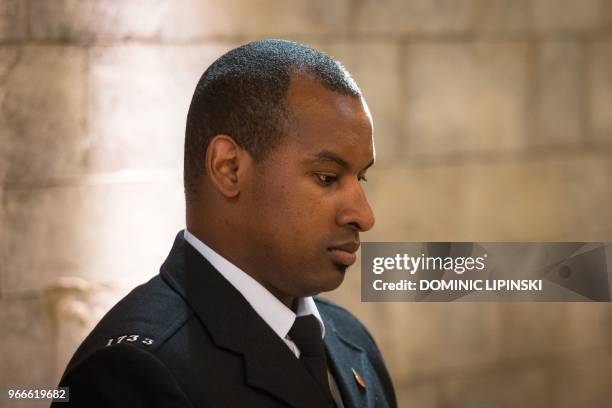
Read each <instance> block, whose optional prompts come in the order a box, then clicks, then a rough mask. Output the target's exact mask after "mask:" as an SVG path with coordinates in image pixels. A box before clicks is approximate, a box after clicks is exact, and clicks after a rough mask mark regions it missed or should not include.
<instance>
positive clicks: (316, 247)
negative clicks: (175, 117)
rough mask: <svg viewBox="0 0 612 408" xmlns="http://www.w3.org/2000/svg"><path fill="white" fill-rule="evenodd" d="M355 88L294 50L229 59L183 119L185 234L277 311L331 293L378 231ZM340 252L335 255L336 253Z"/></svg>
mask: <svg viewBox="0 0 612 408" xmlns="http://www.w3.org/2000/svg"><path fill="white" fill-rule="evenodd" d="M373 161H374V145H373V140H372V123H371V118H370V114H369V111H368V108H367V105H366V104H365V101H364V100H363V98H362V97H361V92H360V91H359V88H358V87H357V85H356V84H355V83H354V81H353V80H352V79H351V77H350V76H349V74H348V73H347V72H346V71H345V70H344V69H343V68H342V66H341V65H339V64H338V63H337V62H335V61H334V60H332V59H331V58H330V57H329V56H327V55H325V54H323V53H320V52H318V51H316V50H313V49H312V48H308V47H305V46H303V45H301V44H297V43H294V42H290V41H283V40H264V41H258V42H254V43H250V44H247V45H244V46H242V47H239V48H237V49H234V50H232V51H230V52H228V53H227V54H225V55H223V56H222V57H221V58H219V59H218V60H217V61H216V62H215V63H213V64H212V65H211V66H210V67H209V68H208V69H207V70H206V72H205V73H204V74H203V75H202V78H201V79H200V81H199V83H198V85H197V87H196V91H195V93H194V96H193V100H192V103H191V106H190V109H189V114H188V118H187V130H186V137H185V194H186V198H187V218H188V219H187V224H188V225H187V226H188V229H190V230H191V231H192V232H194V233H195V234H196V236H199V237H200V238H201V239H202V240H203V241H204V242H205V243H207V244H209V245H210V246H211V247H212V248H213V249H215V250H216V251H217V252H219V253H220V254H221V255H223V256H224V257H226V258H227V259H228V260H230V261H231V262H233V263H234V264H236V265H237V266H238V267H240V268H241V269H243V270H244V271H245V272H247V273H248V274H250V275H251V276H253V277H254V278H255V279H257V280H258V281H259V282H260V283H262V284H263V285H264V286H265V287H266V288H268V289H269V290H270V291H271V292H272V293H273V294H275V295H276V296H277V297H279V299H281V300H283V301H284V300H288V299H292V298H295V297H298V296H307V295H312V294H314V293H318V292H322V291H327V290H332V289H334V288H336V287H337V286H338V285H339V284H340V283H341V282H342V279H343V278H344V271H345V269H346V268H347V267H348V265H350V264H351V263H352V262H353V261H354V255H352V253H354V252H355V251H356V249H357V243H358V242H359V232H360V231H366V230H368V229H370V228H371V227H372V225H373V223H374V218H373V214H372V211H371V209H370V207H369V205H368V203H367V201H366V198H365V194H364V191H363V188H362V185H361V184H360V183H361V181H362V180H363V178H364V176H365V171H366V170H367V168H368V167H369V166H370V165H371V164H372V163H373ZM338 247H342V248H340V249H339V248H338Z"/></svg>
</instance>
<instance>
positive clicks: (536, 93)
mask: <svg viewBox="0 0 612 408" xmlns="http://www.w3.org/2000/svg"><path fill="white" fill-rule="evenodd" d="M267 37H280V38H289V39H294V40H298V41H302V42H305V43H307V44H310V45H312V46H315V47H317V48H320V49H322V50H324V51H326V52H328V53H330V54H331V55H333V56H334V57H336V58H337V59H339V60H340V61H342V62H343V63H344V65H345V66H346V67H347V68H348V69H349V70H350V71H351V72H352V73H353V75H354V77H355V78H356V80H357V82H358V83H359V84H360V86H361V87H362V89H363V91H364V94H365V97H366V99H367V100H368V102H369V104H370V108H371V110H372V113H373V115H374V122H375V136H376V144H377V153H378V162H377V164H376V166H375V167H374V168H373V169H372V171H371V172H370V174H369V181H368V184H367V190H368V196H369V198H370V202H371V204H372V206H373V208H374V210H375V213H376V215H377V225H376V227H375V228H374V229H373V230H372V231H371V232H369V233H367V234H365V235H364V236H363V240H364V241H367V240H369V241H449V240H451V241H608V242H610V241H612V212H611V211H610V207H611V204H612V182H611V180H612V1H611V0H582V1H572V0H452V1H451V0H438V1H433V0H407V1H401V0H384V1H383V0H338V1H333V2H330V1H322V0H295V1H281V0H230V1H225V0H131V1H113V0H44V1H43V0H2V1H1V2H0V203H1V205H0V327H2V329H1V330H0V389H2V388H6V387H9V386H12V385H28V386H48V385H53V384H55V383H56V382H57V380H58V378H59V375H60V374H61V371H62V370H63V367H64V365H65V364H66V362H67V360H68V358H69V357H70V355H71V354H72V352H73V351H74V348H75V347H76V345H77V344H78V343H79V342H80V341H81V339H82V338H83V337H84V336H85V334H86V333H87V332H88V330H89V329H90V328H91V327H92V326H93V325H94V324H95V323H96V321H97V320H98V319H99V318H100V317H101V316H102V315H103V314H104V312H105V311H106V310H107V309H108V308H109V307H110V305H112V304H113V303H114V302H115V301H116V300H117V299H118V298H120V297H121V296H123V295H124V294H125V293H126V292H127V291H129V290H130V289H131V288H132V287H133V286H134V285H136V284H137V283H139V282H142V281H144V280H146V279H148V278H149V277H151V276H153V275H154V274H155V273H156V271H157V268H158V266H159V264H160V262H161V261H162V260H163V258H164V257H165V255H166V253H167V251H168V250H169V247H170V245H171V243H172V239H173V236H174V234H175V233H176V232H177V231H178V230H179V229H181V228H183V226H184V221H183V217H184V216H183V212H184V203H183V198H182V185H181V172H182V169H181V167H182V146H183V132H184V122H185V116H186V112H187V108H188V105H189V100H190V98H191V93H192V91H193V88H194V86H195V84H196V82H197V80H198V78H199V76H200V74H201V73H202V71H203V70H204V68H206V67H207V66H208V64H210V63H211V62H212V61H213V60H214V59H215V58H217V57H218V56H220V55H221V54H222V53H223V52H225V51H226V50H228V49H230V48H233V47H234V46H236V45H238V44H241V43H244V42H247V41H250V40H253V39H259V38H267ZM359 285H360V280H359V269H358V267H354V268H353V269H352V270H350V271H349V275H348V277H347V280H346V282H345V284H344V285H343V286H342V287H341V288H340V289H339V290H338V291H336V292H334V293H331V294H329V297H330V298H332V299H333V300H335V301H337V302H339V303H341V304H343V305H345V306H347V307H348V308H350V309H351V310H353V311H354V312H355V313H356V314H357V315H358V316H359V317H360V318H361V319H362V320H363V321H364V322H365V323H366V324H367V326H368V327H369V328H370V329H371V331H372V332H373V334H374V336H375V338H376V339H377V340H378V343H379V345H380V347H381V349H382V351H383V354H384V355H385V357H386V360H387V363H388V366H389V368H390V370H391V372H392V375H393V378H394V381H395V385H396V388H397V391H398V396H399V401H400V406H402V407H403V406H406V407H409V406H419V407H424V408H427V407H431V408H442V407H453V408H455V407H457V408H461V407H481V406H483V407H485V406H486V407H489V406H495V407H517V406H521V407H575V406H580V407H603V406H608V405H609V404H610V392H609V384H610V382H611V381H612V308H611V307H610V305H609V304H607V303H602V304H578V303H549V304H543V303H520V304H518V303H517V304H512V303H480V304H468V303H462V304H453V303H450V304H409V303H380V304H367V303H361V302H360V288H359ZM0 404H1V403H0Z"/></svg>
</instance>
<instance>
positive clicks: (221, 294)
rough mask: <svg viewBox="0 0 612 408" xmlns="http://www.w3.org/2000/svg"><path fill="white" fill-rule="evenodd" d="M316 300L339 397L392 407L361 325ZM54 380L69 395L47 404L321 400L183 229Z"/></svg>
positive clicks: (319, 403)
mask: <svg viewBox="0 0 612 408" xmlns="http://www.w3.org/2000/svg"><path fill="white" fill-rule="evenodd" d="M315 302H316V305H317V308H318V309H319V313H320V314H321V317H322V319H323V321H324V324H325V328H326V332H325V338H324V341H325V347H326V351H327V353H328V357H329V359H328V360H329V365H330V371H331V373H332V375H333V376H334V379H335V380H336V382H337V384H338V388H339V389H340V394H341V396H342V400H343V403H344V405H345V406H346V407H395V406H396V401H395V394H394V390H393V385H392V383H391V380H390V378H389V374H388V373H387V369H386V368H385V364H384V362H383V359H382V356H381V354H380V352H379V350H378V348H377V347H376V344H375V343H374V340H373V339H372V337H371V336H370V334H369V333H368V331H367V330H366V329H365V327H364V326H363V325H362V324H361V323H360V322H359V321H358V320H357V319H356V318H355V317H354V316H353V315H351V314H350V313H349V312H347V311H346V310H344V309H342V308H341V307H339V306H337V305H334V304H332V303H330V302H328V301H325V300H322V299H318V298H316V299H315ZM355 373H357V374H358V376H360V378H359V380H361V381H358V379H357V378H356V376H355ZM359 382H361V383H362V384H363V385H360V384H359ZM60 386H68V387H69V396H70V402H69V403H57V402H56V403H54V405H52V407H59V408H62V407H64V408H68V407H77V406H78V407H200V408H203V407H270V408H273V407H296V408H297V407H303V408H310V407H326V406H328V405H327V404H329V402H326V400H325V398H324V397H323V396H322V395H321V394H320V391H319V388H318V386H317V383H316V382H315V380H313V379H312V377H311V376H310V375H309V373H308V371H306V369H305V368H304V367H303V366H302V364H301V363H300V361H299V360H298V359H297V358H296V357H295V355H294V354H293V353H292V352H291V350H290V349H289V348H288V347H287V345H286V344H285V343H284V342H283V340H282V339H281V338H280V337H278V335H277V334H276V333H275V332H274V331H273V330H272V329H271V328H270V327H269V326H268V325H267V324H266V323H265V322H264V321H263V320H262V319H261V317H259V315H258V314H257V313H256V312H255V311H254V310H253V308H252V307H251V306H250V305H249V304H248V303H247V301H246V300H245V299H244V298H243V297H242V295H241V294H240V293H239V292H238V291H237V290H236V289H235V288H234V287H233V286H232V285H231V284H230V283H229V282H228V281H227V280H225V278H223V276H222V275H221V274H220V273H219V272H217V270H216V269H214V268H213V266H212V265H210V263H208V261H207V260H206V259H205V258H204V257H203V256H202V255H201V254H200V253H198V252H197V251H196V250H195V249H194V248H193V247H192V246H191V245H189V244H188V243H187V242H186V241H185V239H184V238H183V232H182V231H181V232H180V233H179V234H178V236H177V237H176V240H175V242H174V246H173V247H172V250H171V251H170V254H169V256H168V258H167V259H166V261H165V262H164V263H163V265H162V267H161V271H160V274H159V275H157V276H155V277H154V278H152V279H151V280H150V281H149V282H147V283H145V284H143V285H141V286H138V287H137V288H135V289H134V290H133V291H132V292H131V293H130V294H128V295H127V296H126V297H125V298H124V299H122V300H121V301H120V302H119V303H118V304H117V305H115V306H114V307H113V308H112V309H111V310H110V311H109V312H108V313H107V314H106V316H104V318H102V320H101V321H100V323H99V324H98V325H97V326H96V327H95V328H94V330H93V331H92V332H91V334H90V335H89V336H88V337H87V338H86V339H85V340H84V342H83V343H82V344H81V346H80V347H79V349H78V350H77V351H76V353H75V355H74V356H73V358H72V360H71V361H70V363H69V364H68V367H67V368H66V371H65V373H64V375H63V377H62V380H61V382H60Z"/></svg>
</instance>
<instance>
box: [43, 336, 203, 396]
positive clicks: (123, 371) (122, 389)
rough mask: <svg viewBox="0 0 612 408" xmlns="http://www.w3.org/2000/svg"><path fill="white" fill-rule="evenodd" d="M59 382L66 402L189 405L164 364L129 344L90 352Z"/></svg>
mask: <svg viewBox="0 0 612 408" xmlns="http://www.w3.org/2000/svg"><path fill="white" fill-rule="evenodd" d="M60 386H66V387H68V389H69V401H70V405H69V406H79V407H80V406H88V407H109V406H112V407H165V406H176V407H179V406H180V407H191V406H192V404H191V402H190V401H189V399H188V398H187V396H186V395H185V393H184V392H183V391H182V390H181V388H180V386H179V385H178V383H177V382H176V380H175V379H174V377H173V375H172V374H171V372H170V371H169V370H168V368H167V367H166V366H165V365H164V364H162V363H161V362H160V361H159V360H158V359H157V358H156V357H155V356H154V355H152V354H151V353H148V352H147V351H146V350H142V349H140V348H138V347H134V346H132V345H128V344H119V345H116V346H113V347H106V348H101V349H98V350H96V351H94V352H92V353H91V354H89V355H88V356H87V358H86V359H84V360H83V361H82V362H80V364H79V365H78V366H77V367H75V368H74V369H73V370H71V371H69V372H67V374H66V376H65V377H64V378H63V379H62V382H61V383H60ZM60 405H61V404H60ZM53 406H55V405H53Z"/></svg>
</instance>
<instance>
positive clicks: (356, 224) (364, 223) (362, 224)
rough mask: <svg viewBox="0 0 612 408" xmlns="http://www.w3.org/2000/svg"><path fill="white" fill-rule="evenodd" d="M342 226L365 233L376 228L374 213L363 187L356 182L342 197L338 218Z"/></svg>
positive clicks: (337, 220)
mask: <svg viewBox="0 0 612 408" xmlns="http://www.w3.org/2000/svg"><path fill="white" fill-rule="evenodd" d="M336 222H337V223H338V225H340V226H342V227H343V226H350V227H352V228H354V229H356V230H357V231H360V232H365V231H368V230H370V229H372V227H373V226H374V222H375V220H374V212H373V211H372V207H370V204H369V203H368V199H367V197H366V194H365V191H364V190H363V186H362V185H361V184H360V183H359V182H358V181H356V182H355V183H354V184H352V185H351V186H350V188H347V191H346V193H345V194H343V195H342V205H341V208H340V210H339V211H338V213H337V216H336Z"/></svg>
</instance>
